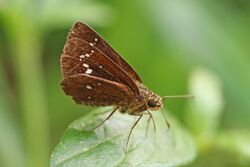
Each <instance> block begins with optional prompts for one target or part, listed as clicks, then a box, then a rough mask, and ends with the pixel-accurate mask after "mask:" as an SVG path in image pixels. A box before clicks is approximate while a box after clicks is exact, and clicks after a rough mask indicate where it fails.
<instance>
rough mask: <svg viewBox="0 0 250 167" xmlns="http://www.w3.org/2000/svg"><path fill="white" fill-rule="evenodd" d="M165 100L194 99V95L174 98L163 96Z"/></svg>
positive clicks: (175, 96)
mask: <svg viewBox="0 0 250 167" xmlns="http://www.w3.org/2000/svg"><path fill="white" fill-rule="evenodd" d="M162 98H163V99H186V98H188V99H193V98H194V96H193V95H174V96H163V97H162Z"/></svg>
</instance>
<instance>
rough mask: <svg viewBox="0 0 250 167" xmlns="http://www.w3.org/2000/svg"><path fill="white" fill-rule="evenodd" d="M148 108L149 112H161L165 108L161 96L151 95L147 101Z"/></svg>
mask: <svg viewBox="0 0 250 167" xmlns="http://www.w3.org/2000/svg"><path fill="white" fill-rule="evenodd" d="M147 106H148V109H149V110H160V109H161V108H162V107H163V101H162V98H161V96H159V95H157V94H156V93H151V94H150V96H149V97H148V99H147Z"/></svg>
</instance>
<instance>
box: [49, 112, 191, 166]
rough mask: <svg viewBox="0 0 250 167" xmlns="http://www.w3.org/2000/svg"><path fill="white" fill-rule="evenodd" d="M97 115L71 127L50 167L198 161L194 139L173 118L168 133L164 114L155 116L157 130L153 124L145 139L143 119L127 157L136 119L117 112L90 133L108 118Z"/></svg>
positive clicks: (103, 115) (85, 118) (172, 163)
mask: <svg viewBox="0 0 250 167" xmlns="http://www.w3.org/2000/svg"><path fill="white" fill-rule="evenodd" d="M105 110H106V109H105ZM105 110H103V109H102V111H105ZM98 112H99V113H100V111H98V110H97V111H95V112H92V113H91V114H89V115H87V116H84V117H82V118H80V119H78V120H76V121H74V122H73V123H71V124H70V125H69V127H68V128H67V130H66V131H65V133H64V135H63V137H62V139H61V141H60V142H59V144H58V145H57V146H56V148H55V150H54V151H53V153H52V155H51V164H50V166H51V167H62V166H63V167H71V166H72V167H76V166H88V167H91V166H93V167H99V166H100V167H103V166H109V167H112V166H119V167H123V166H124V167H127V166H147V167H153V166H157V167H160V166H178V165H180V164H186V163H188V162H190V161H191V160H192V159H193V158H194V157H195V147H194V144H193V141H192V139H191V137H190V136H189V134H188V133H187V132H186V131H185V130H184V129H183V128H181V127H180V125H179V124H178V123H177V122H176V121H175V120H174V119H173V118H171V119H169V121H170V123H171V128H170V130H167V126H166V125H165V122H164V119H163V117H162V115H161V113H160V112H154V113H152V114H153V117H154V119H155V122H156V128H157V129H156V132H154V130H153V126H152V125H151V124H150V126H149V132H148V135H147V136H146V135H145V134H146V133H145V132H146V124H147V119H148V117H147V116H144V117H143V118H142V120H141V121H140V122H139V123H138V125H137V126H136V128H135V129H134V131H133V133H132V136H131V139H130V144H129V149H128V153H125V151H124V150H125V143H126V141H127V136H128V133H129V130H130V128H131V127H132V125H133V123H134V121H135V120H136V118H137V117H135V116H128V115H123V114H120V113H118V112H117V113H115V114H114V116H112V117H111V118H110V119H109V120H108V121H106V122H105V123H104V124H103V125H102V126H101V127H99V128H97V129H96V130H95V131H88V129H91V128H93V127H95V126H96V125H97V124H98V123H99V122H100V121H101V120H102V119H104V118H105V117H106V116H107V114H102V115H95V113H98ZM151 123H152V122H151Z"/></svg>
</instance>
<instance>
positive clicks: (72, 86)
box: [61, 74, 134, 106]
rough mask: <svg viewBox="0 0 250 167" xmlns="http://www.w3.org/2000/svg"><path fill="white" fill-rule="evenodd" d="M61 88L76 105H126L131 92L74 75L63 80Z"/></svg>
mask: <svg viewBox="0 0 250 167" xmlns="http://www.w3.org/2000/svg"><path fill="white" fill-rule="evenodd" d="M61 86H62V88H63V90H64V92H65V93H66V94H67V95H70V96H72V97H73V99H74V101H75V102H76V103H78V104H86V105H94V106H110V105H118V106H122V105H126V104H128V103H129V101H130V100H132V99H133V97H134V96H133V92H132V91H131V90H130V88H129V87H127V86H126V85H123V84H120V83H117V82H113V81H109V80H106V79H103V78H99V77H95V76H90V75H88V74H75V75H72V76H69V77H67V78H65V79H64V80H63V81H62V83H61Z"/></svg>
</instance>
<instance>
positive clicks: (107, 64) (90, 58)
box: [61, 27, 140, 96]
mask: <svg viewBox="0 0 250 167" xmlns="http://www.w3.org/2000/svg"><path fill="white" fill-rule="evenodd" d="M74 32H75V30H74V27H73V29H72V31H71V32H70V33H69V36H68V39H67V41H66V44H65V46H64V51H63V54H62V56H61V69H62V72H63V75H64V77H69V76H71V75H75V74H81V73H84V74H88V75H91V76H96V77H100V78H104V79H107V80H110V81H115V82H118V83H122V84H124V85H127V86H128V87H129V88H130V89H131V90H132V92H133V94H134V95H135V96H139V95H140V93H139V89H138V87H137V85H136V84H135V82H134V80H133V79H132V78H131V77H130V76H129V75H128V74H127V73H126V72H125V71H124V70H123V69H122V68H121V67H120V66H118V65H117V64H116V63H115V62H114V61H113V60H112V59H111V58H110V57H109V56H107V55H106V54H104V53H103V52H102V51H101V50H100V49H98V48H97V45H98V41H96V42H95V43H94V42H93V43H91V42H88V41H87V40H85V38H86V37H87V36H82V37H81V38H78V37H75V36H74V34H75V33H74Z"/></svg>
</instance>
